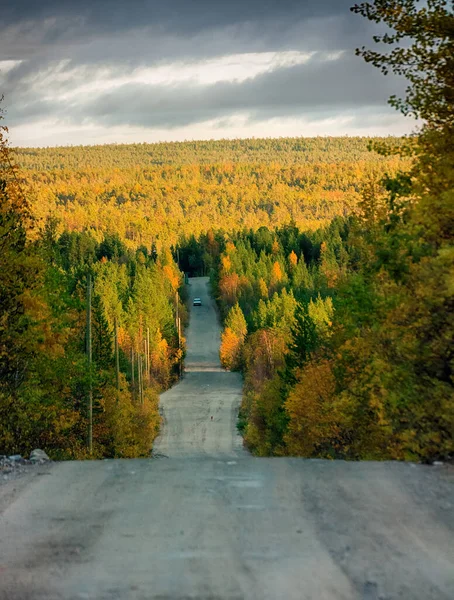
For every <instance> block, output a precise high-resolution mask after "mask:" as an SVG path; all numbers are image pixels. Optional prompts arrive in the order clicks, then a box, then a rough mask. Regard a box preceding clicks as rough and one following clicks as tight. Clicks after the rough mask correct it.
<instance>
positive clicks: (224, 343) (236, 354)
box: [219, 327, 243, 370]
mask: <svg viewBox="0 0 454 600" xmlns="http://www.w3.org/2000/svg"><path fill="white" fill-rule="evenodd" d="M242 346H243V338H241V337H240V336H239V335H237V334H236V333H235V332H234V331H233V330H232V329H230V327H226V328H225V329H224V331H223V332H222V336H221V347H220V350H219V356H220V358H221V363H222V366H223V367H224V368H226V369H229V370H234V369H238V368H239V367H240V364H241V350H242Z"/></svg>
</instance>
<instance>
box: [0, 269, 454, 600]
mask: <svg viewBox="0 0 454 600" xmlns="http://www.w3.org/2000/svg"><path fill="white" fill-rule="evenodd" d="M190 281H191V295H192V296H200V297H202V301H203V304H202V310H199V308H200V307H194V309H193V310H192V317H191V326H190V328H189V331H188V345H189V351H188V359H187V365H186V366H187V372H186V374H185V377H184V379H183V381H182V382H181V383H180V384H179V385H177V386H175V388H174V389H172V390H171V391H169V392H166V394H163V396H162V409H163V414H164V417H165V427H164V431H163V434H162V436H161V438H160V439H159V441H158V444H157V445H156V447H155V454H156V456H157V457H156V458H153V459H149V460H147V459H142V460H107V461H92V462H68V463H59V464H53V465H50V466H49V467H48V468H47V467H42V468H41V471H40V473H39V476H38V474H37V473H36V474H34V475H30V476H26V477H25V478H22V479H21V480H20V483H19V484H17V482H16V483H15V482H11V483H7V484H6V485H5V486H2V488H0V491H1V492H2V494H3V496H1V495H0V599H1V600H38V599H39V600H57V599H58V600H61V599H65V600H66V599H67V600H76V599H77V600H81V599H93V600H95V599H96V600H114V599H115V600H120V599H121V600H123V599H125V600H145V599H147V600H148V599H155V600H158V599H159V600H183V599H185V600H188V599H201V600H241V599H243V598H244V599H248V600H249V599H252V600H268V599H269V600H280V599H283V600H287V599H289V600H293V599H294V600H305V599H307V600H394V599H395V600H452V599H453V598H454V506H453V503H454V472H453V469H452V467H449V466H445V465H442V466H436V467H429V466H424V465H414V464H403V463H386V462H384V463H377V462H362V463H345V462H341V461H338V462H331V461H321V460H304V459H297V458H294V459H286V458H282V459H281V458H254V457H251V456H249V455H248V454H247V453H246V452H245V451H244V450H243V449H242V448H241V444H240V441H239V439H238V437H237V434H236V431H235V419H234V413H235V411H236V408H237V406H238V401H239V394H240V383H241V382H240V380H239V378H238V377H237V376H236V375H235V374H231V373H225V372H223V371H222V370H221V369H220V367H219V363H218V358H217V345H218V343H219V339H218V336H219V327H218V324H217V322H216V318H215V317H216V315H215V311H214V309H213V306H212V305H211V304H210V300H209V299H208V296H207V294H206V289H205V285H206V280H200V279H199V280H190ZM196 311H197V312H196ZM211 416H213V421H211ZM165 456H167V457H168V458H165ZM158 457H159V458H158ZM27 477H28V479H27ZM16 485H18V487H17V489H16V488H15V487H12V486H16ZM2 498H3V502H2Z"/></svg>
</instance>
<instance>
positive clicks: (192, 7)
mask: <svg viewBox="0 0 454 600" xmlns="http://www.w3.org/2000/svg"><path fill="white" fill-rule="evenodd" d="M350 5H351V1H350V0H246V1H245V0H227V1H223V2H219V1H215V0H192V1H191V0H173V1H167V2H163V1H162V0H148V1H147V0H145V1H144V0H127V1H125V0H78V1H70V2H68V1H66V2H65V1H64V0H63V1H62V0H40V1H37V0H15V1H14V2H10V3H9V4H8V5H7V6H6V7H4V8H3V9H2V22H3V23H4V25H6V26H9V25H16V24H18V23H23V22H25V21H35V22H36V21H43V20H46V19H50V18H52V19H54V18H55V19H57V20H59V19H77V20H79V22H80V24H81V25H83V26H88V27H93V28H95V29H96V30H98V31H103V30H109V31H120V30H124V29H130V28H134V27H142V26H144V25H152V26H156V27H160V28H162V29H166V30H168V31H172V32H176V33H179V34H182V33H183V34H189V35H190V34H196V33H199V32H200V31H203V30H204V29H213V28H217V27H219V26H222V27H227V26H231V25H237V24H239V23H244V22H247V21H252V22H261V21H274V22H275V21H287V22H288V21H292V20H295V19H307V18H311V17H320V16H322V17H323V16H335V15H338V14H342V13H344V12H345V11H346V10H348V8H349V6H350Z"/></svg>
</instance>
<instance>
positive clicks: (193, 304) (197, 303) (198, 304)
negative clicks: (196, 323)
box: [192, 298, 202, 306]
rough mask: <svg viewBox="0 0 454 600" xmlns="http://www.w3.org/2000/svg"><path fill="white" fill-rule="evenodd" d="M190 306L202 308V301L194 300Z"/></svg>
mask: <svg viewBox="0 0 454 600" xmlns="http://www.w3.org/2000/svg"><path fill="white" fill-rule="evenodd" d="M192 306H202V300H201V299H200V298H194V300H193V301H192Z"/></svg>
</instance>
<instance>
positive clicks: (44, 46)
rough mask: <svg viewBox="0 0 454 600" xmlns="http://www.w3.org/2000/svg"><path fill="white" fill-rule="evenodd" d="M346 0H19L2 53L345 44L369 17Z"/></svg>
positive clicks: (78, 57)
mask: <svg viewBox="0 0 454 600" xmlns="http://www.w3.org/2000/svg"><path fill="white" fill-rule="evenodd" d="M350 5H351V0H282V1H277V0H229V1H225V2H219V1H217V2H216V1H208V0H193V1H191V0H177V1H170V2H163V1H162V0H160V1H159V2H157V1H156V0H152V1H148V2H147V1H146V0H145V1H144V0H129V1H125V0H80V1H79V2H63V1H58V0H42V1H38V0H16V1H15V2H10V3H9V5H8V6H7V7H6V9H5V10H4V11H2V14H1V22H2V26H1V29H2V31H1V33H0V57H1V58H3V59H23V58H26V59H28V58H30V56H31V55H34V56H35V57H38V56H42V57H43V58H44V57H46V56H47V57H52V58H57V57H59V58H69V59H71V60H72V61H73V62H75V63H82V62H84V61H86V62H108V61H121V62H128V61H132V62H134V63H135V64H136V63H138V62H140V63H147V62H148V63H149V62H152V61H155V60H160V59H162V58H165V59H169V58H172V57H178V56H179V57H194V56H199V57H200V56H213V55H216V54H217V55H219V54H224V53H231V52H246V51H252V52H254V51H263V50H265V49H267V50H279V49H285V48H289V47H291V48H292V49H304V48H307V47H308V46H309V45H310V46H311V49H320V48H330V47H333V45H335V46H336V47H346V43H347V45H348V40H351V39H352V37H353V36H354V35H355V34H356V33H357V32H358V28H361V27H365V26H366V23H365V22H364V21H363V20H361V19H360V18H359V17H355V16H354V15H351V13H350V12H349V7H350Z"/></svg>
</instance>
